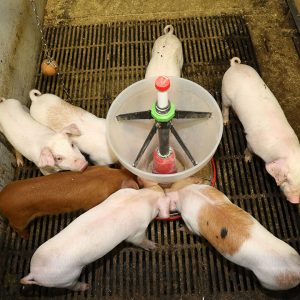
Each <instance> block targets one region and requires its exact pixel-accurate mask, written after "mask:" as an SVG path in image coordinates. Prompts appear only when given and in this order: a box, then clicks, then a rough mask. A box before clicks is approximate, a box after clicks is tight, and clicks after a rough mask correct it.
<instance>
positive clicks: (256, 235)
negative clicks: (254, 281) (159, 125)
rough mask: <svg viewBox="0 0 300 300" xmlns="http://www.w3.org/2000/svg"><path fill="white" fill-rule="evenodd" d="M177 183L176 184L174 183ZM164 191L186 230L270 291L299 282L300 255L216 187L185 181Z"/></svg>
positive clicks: (290, 286) (286, 287)
mask: <svg viewBox="0 0 300 300" xmlns="http://www.w3.org/2000/svg"><path fill="white" fill-rule="evenodd" d="M178 184H179V186H178ZM178 184H177V183H175V184H173V185H172V187H171V188H170V189H168V190H166V195H167V196H168V197H169V198H170V202H171V205H170V207H171V209H172V210H173V209H177V210H178V211H179V212H180V213H181V216H182V218H183V220H184V223H185V224H186V226H187V227H188V229H189V230H190V231H191V232H192V233H195V234H198V235H202V236H203V237H205V238H206V239H207V240H208V241H209V242H210V243H211V244H212V246H213V247H215V248H216V249H217V250H218V251H219V252H220V253H221V254H222V255H223V256H224V257H226V258H227V259H229V260H230V261H232V262H234V263H236V264H238V265H241V266H243V267H246V268H248V269H250V270H252V271H253V272H254V274H255V275H256V276H257V278H258V279H259V281H260V282H261V284H262V285H263V286H264V287H265V288H267V289H271V290H286V289H290V288H293V287H295V286H297V285H298V284H299V283H300V256H299V254H298V253H297V252H296V251H295V250H294V249H293V248H292V247H291V246H289V245H288V244H286V243H284V242H283V241H281V240H279V239H278V238H276V237H275V236H273V235H272V234H271V233H270V232H269V231H267V230H266V229H265V228H264V227H263V226H262V225H261V224H260V223H259V222H257V221H256V220H255V219H254V218H253V217H252V216H251V215H250V214H248V213H246V212H245V211H243V210H242V209H241V208H239V207H238V206H236V205H234V204H233V203H231V202H230V200H229V199H228V198H227V197H226V196H225V195H224V194H223V193H221V192H220V191H218V190H217V189H215V188H213V187H211V186H208V185H203V184H193V180H192V179H187V180H186V186H184V185H183V184H182V182H181V183H178Z"/></svg>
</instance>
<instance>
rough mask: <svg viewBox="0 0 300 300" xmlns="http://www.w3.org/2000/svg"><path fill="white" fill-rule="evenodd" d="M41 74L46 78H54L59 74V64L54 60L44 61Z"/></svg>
mask: <svg viewBox="0 0 300 300" xmlns="http://www.w3.org/2000/svg"><path fill="white" fill-rule="evenodd" d="M41 72H42V74H43V75H45V76H54V75H56V74H57V73H58V64H57V62H56V61H55V60H53V59H47V58H46V59H44V60H43V62H42V64H41Z"/></svg>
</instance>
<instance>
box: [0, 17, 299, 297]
mask: <svg viewBox="0 0 300 300" xmlns="http://www.w3.org/2000/svg"><path fill="white" fill-rule="evenodd" d="M167 24H173V25H174V27H175V32H176V35H177V36H178V38H179V39H180V40H181V41H182V44H183V53H184V67H183V77H184V78H187V79H190V80H192V81H194V82H196V83H198V84H200V85H202V86H203V87H204V88H206V89H207V90H208V91H209V92H210V93H211V94H212V95H213V96H214V97H215V99H216V101H217V102H218V104H220V102H221V97H220V88H221V80H222V76H223V74H224V72H225V71H226V69H227V68H228V67H229V59H230V58H231V57H233V56H239V57H240V58H241V60H242V62H244V63H247V64H249V65H251V66H253V67H255V68H256V69H257V70H259V66H258V64H257V62H256V58H255V51H254V49H253V47H252V43H251V38H250V35H249V32H248V29H247V26H246V22H245V20H244V19H243V18H242V17H241V16H226V17H225V16H223V17H207V18H188V19H176V20H174V19H173V20H161V21H160V22H158V21H157V20H154V21H146V22H139V21H133V22H125V23H121V22H120V23H110V24H100V25H91V26H62V27H49V28H47V29H46V39H47V41H48V43H49V47H50V52H51V54H52V55H53V57H55V58H56V59H57V61H58V62H59V66H60V72H61V74H63V77H64V79H63V81H64V83H65V86H66V87H67V89H68V90H69V91H70V94H71V95H72V103H73V104H75V105H78V106H81V107H82V108H84V109H86V110H88V111H90V112H92V113H94V114H96V115H97V116H99V117H105V115H106V113H107V110H108V109H109V106H110V104H111V103H112V101H113V100H114V99H115V97H116V96H117V95H118V94H119V93H120V92H121V91H122V90H123V89H124V88H126V87H127V86H129V85H130V84H132V83H134V82H136V81H137V80H140V79H142V78H143V77H144V73H145V69H146V66H147V64H148V61H149V60H150V53H151V48H152V46H153V42H154V41H155V39H156V38H157V37H158V36H160V35H161V34H162V32H163V28H164V26H165V25H167ZM42 59H43V56H42V54H41V57H40V61H42ZM38 72H39V71H38ZM35 87H36V88H38V89H39V90H40V91H42V92H50V93H55V94H57V95H59V96H61V97H63V98H66V95H64V94H63V89H62V86H61V85H60V84H59V80H58V79H57V77H54V78H45V77H44V76H42V75H41V74H40V73H37V76H36V85H35ZM230 120H231V121H230V125H229V126H228V127H227V128H225V130H224V134H223V138H222V141H221V144H220V146H219V148H218V150H217V152H216V155H215V161H216V167H217V187H218V188H219V189H220V190H221V191H223V192H224V193H225V194H226V195H228V196H229V198H230V199H231V200H232V201H233V202H234V203H235V204H237V205H239V206H240V207H242V208H243V209H245V210H246V211H248V212H249V213H251V214H252V215H253V216H254V217H255V218H256V219H257V220H258V221H259V222H261V223H262V224H263V225H264V226H265V227H266V228H267V229H268V230H269V231H271V232H272V233H273V234H275V235H276V236H277V237H279V238H280V239H282V240H284V241H285V242H287V243H289V244H290V245H292V246H293V247H294V248H295V249H297V250H298V251H300V229H299V215H298V212H297V208H296V207H294V206H292V205H291V204H289V203H288V202H287V201H286V200H285V199H284V197H283V196H282V195H281V193H280V191H279V189H278V188H277V186H276V185H275V182H274V181H273V180H272V178H271V177H270V176H268V175H267V174H266V171H265V169H264V164H263V162H262V161H261V160H260V159H259V158H257V157H255V158H254V161H253V163H245V162H244V160H243V151H244V149H245V147H246V143H245V138H244V133H243V129H242V126H241V124H240V123H239V121H238V120H237V118H236V117H235V115H234V114H232V113H231V116H230ZM195 134H197V133H195ZM199 134H200V133H199ZM38 175H39V172H38V170H37V169H36V168H35V167H34V166H33V165H32V164H30V163H28V162H27V164H26V166H25V167H24V168H23V169H21V170H17V172H16V179H21V178H28V177H33V176H38ZM99 188H101V185H99ZM78 215H79V213H70V214H65V215H60V216H55V217H53V216H52V217H43V218H40V219H38V220H36V221H34V222H33V223H32V225H31V226H30V239H29V240H28V241H25V240H22V239H20V238H19V237H17V236H16V235H15V233H13V232H12V231H11V229H10V228H9V227H7V230H6V232H5V234H4V236H3V239H1V240H0V282H1V283H2V284H1V288H0V296H1V299H46V298H51V299H92V298H93V299H137V300H140V299H273V298H275V296H276V298H278V297H279V298H281V299H288V298H289V297H292V298H294V299H297V295H299V294H298V292H297V291H294V292H293V293H291V294H278V293H277V294H269V293H267V292H266V291H263V290H262V289H261V288H260V286H259V284H258V282H257V280H256V279H255V276H254V275H253V274H252V273H251V272H249V271H248V270H246V269H244V268H241V267H238V266H236V265H234V264H232V263H230V262H229V261H227V260H226V259H224V258H223V257H222V256H221V255H219V254H218V253H217V252H216V251H215V250H214V249H213V248H212V247H211V246H210V245H209V244H208V243H207V242H206V241H205V240H204V239H202V238H200V237H196V236H190V235H187V234H186V233H183V232H181V231H179V228H180V226H181V224H182V222H181V221H175V222H163V221H155V222H153V223H152V224H151V225H150V226H149V229H148V236H149V238H150V239H152V240H153V241H155V242H156V243H158V248H157V249H156V250H154V251H151V252H146V251H144V250H142V249H138V248H136V247H133V246H132V245H129V244H125V243H123V244H121V245H119V246H118V247H116V248H115V249H114V250H113V251H112V252H110V253H109V254H107V255H106V256H105V257H103V258H102V259H99V260H98V261H96V262H94V263H93V264H90V265H88V266H87V267H86V268H85V269H84V271H83V274H82V280H84V281H87V282H89V283H90V284H91V289H90V290H89V291H87V292H85V293H80V292H76V293H75V292H71V291H67V290H60V289H47V288H43V287H37V286H33V287H27V288H25V289H23V288H21V285H20V284H19V279H20V278H21V277H22V276H23V275H25V274H27V273H28V271H29V263H30V258H31V256H32V254H33V252H34V250H35V249H36V248H37V247H38V246H39V245H40V244H41V243H43V242H45V241H46V240H47V239H49V238H50V237H52V236H53V235H55V234H56V233H57V232H59V231H60V230H61V229H63V228H64V227H65V226H67V225H68V224H69V223H70V222H71V221H72V220H73V219H74V218H75V217H76V216H78ZM295 297H296V298H295ZM292 298H290V299H292Z"/></svg>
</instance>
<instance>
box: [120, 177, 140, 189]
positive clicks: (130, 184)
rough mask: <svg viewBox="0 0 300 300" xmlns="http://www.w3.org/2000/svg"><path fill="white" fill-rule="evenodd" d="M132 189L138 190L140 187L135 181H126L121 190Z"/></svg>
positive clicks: (123, 182)
mask: <svg viewBox="0 0 300 300" xmlns="http://www.w3.org/2000/svg"><path fill="white" fill-rule="evenodd" d="M126 188H131V189H135V190H138V189H139V185H138V184H137V182H135V181H134V180H133V179H124V180H123V181H122V184H121V189H126Z"/></svg>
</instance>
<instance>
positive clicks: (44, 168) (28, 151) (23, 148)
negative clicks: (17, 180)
mask: <svg viewBox="0 0 300 300" xmlns="http://www.w3.org/2000/svg"><path fill="white" fill-rule="evenodd" d="M0 132H2V133H3V134H4V135H5V137H6V138H7V140H8V141H9V142H10V143H11V144H12V146H13V147H14V148H15V149H16V151H17V152H16V158H17V163H18V164H19V165H20V164H21V165H22V156H21V154H22V155H23V156H25V157H26V158H27V159H28V160H30V161H32V162H34V163H35V164H36V165H37V167H39V168H40V170H41V172H42V173H43V174H44V175H48V174H51V173H56V172H58V171H60V170H71V171H83V170H84V169H85V168H86V167H87V164H88V163H87V161H86V160H85V158H84V156H83V155H82V154H81V153H80V151H79V149H78V148H77V147H76V146H75V145H74V144H73V143H72V142H71V141H70V136H80V131H79V129H78V128H77V126H76V125H75V124H72V123H71V124H69V126H67V127H64V128H62V129H61V130H60V131H59V132H57V133H56V132H54V131H52V130H51V129H49V128H47V127H46V126H43V125H41V124H40V123H38V122H36V121H35V120H34V119H33V118H32V117H31V116H30V114H29V112H28V109H27V107H25V106H24V105H22V104H21V103H20V101H18V100H15V99H7V100H5V99H4V100H3V99H2V102H1V103H0Z"/></svg>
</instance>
